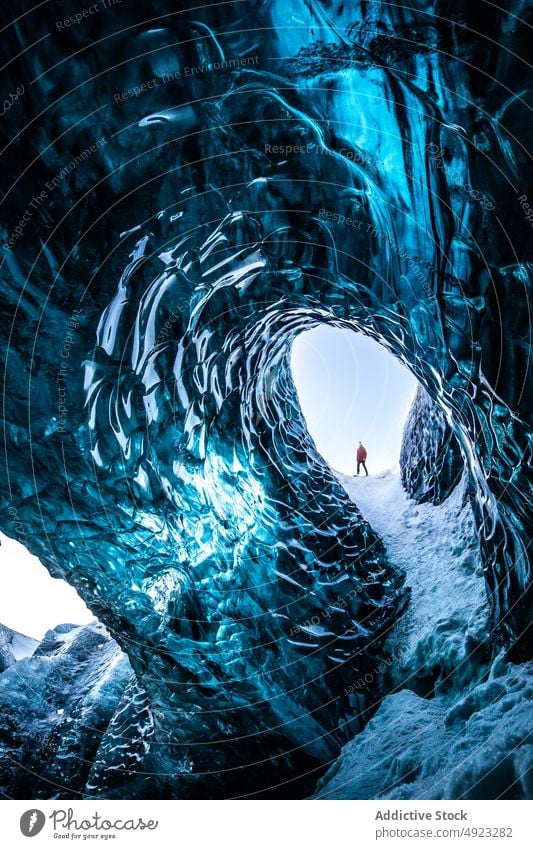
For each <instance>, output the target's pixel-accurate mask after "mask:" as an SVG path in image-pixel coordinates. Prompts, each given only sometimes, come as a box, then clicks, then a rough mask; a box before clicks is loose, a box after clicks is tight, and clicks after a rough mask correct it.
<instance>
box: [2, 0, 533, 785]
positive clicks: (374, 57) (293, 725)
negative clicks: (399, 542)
mask: <svg viewBox="0 0 533 849" xmlns="http://www.w3.org/2000/svg"><path fill="white" fill-rule="evenodd" d="M437 6H438V4H432V3H427V4H425V5H424V7H423V9H421V10H420V11H416V10H414V9H412V8H411V7H410V6H404V5H403V4H399V5H398V4H393V5H391V4H387V3H380V2H372V3H366V2H365V3H363V2H360V3H359V2H354V3H350V4H346V3H341V2H337V0H331V2H326V3H324V4H320V3H317V2H305V3H304V2H299V0H294V2H293V1H292V0H291V2H287V1H286V0H283V2H281V0H271V2H268V3H267V2H250V3H246V4H240V3H230V4H207V5H205V6H203V7H202V8H200V9H198V10H195V13H194V18H195V19H194V21H193V20H191V18H190V16H189V15H188V14H187V13H185V12H184V13H182V12H181V10H180V12H179V13H177V12H176V8H175V4H174V3H170V2H166V0H162V2H158V3H157V14H158V25H157V27H154V26H153V25H152V24H151V23H149V21H150V20H151V19H152V17H153V15H154V4H153V2H146V3H144V2H139V3H135V4H127V3H124V4H121V5H117V7H113V11H112V12H109V13H107V12H106V13H105V14H103V13H102V14H98V15H93V16H90V17H89V18H87V19H86V20H85V21H84V22H83V25H76V26H71V27H68V28H66V30H64V31H63V30H61V31H60V30H58V28H57V27H55V26H54V23H53V21H52V22H50V21H49V20H47V16H46V15H41V14H37V12H36V13H28V9H27V8H26V4H25V3H22V2H19V0H14V2H13V3H11V4H10V5H9V9H7V7H6V9H4V10H3V14H4V15H8V16H10V17H9V20H11V16H12V17H13V18H15V17H17V23H16V26H15V25H12V26H8V28H7V29H6V30H5V31H4V43H5V49H6V50H7V53H8V56H9V58H10V59H12V61H11V62H10V63H9V64H8V66H7V68H6V73H5V75H4V80H5V83H4V84H5V86H6V90H8V91H9V92H15V91H17V90H18V88H20V86H21V85H22V86H23V89H24V90H23V93H22V94H21V96H19V97H18V98H16V99H15V100H14V101H13V103H12V105H11V106H10V108H9V109H6V110H5V114H4V115H3V116H2V122H1V125H0V132H1V133H2V134H5V138H4V140H3V144H2V149H3V154H2V169H1V174H2V186H3V193H4V194H3V196H2V205H1V210H2V211H1V214H0V226H1V228H2V229H1V234H2V236H3V238H4V253H3V261H2V267H1V272H2V286H3V299H2V322H1V323H0V337H1V340H2V345H3V357H4V380H3V387H4V395H3V404H2V411H1V414H2V420H3V421H2V428H3V430H2V433H3V439H4V443H3V450H2V467H1V487H0V492H1V495H0V525H1V527H2V530H4V531H5V532H6V533H7V534H8V535H10V536H14V537H17V538H18V539H20V540H21V541H22V542H24V543H25V544H26V545H27V546H28V548H29V549H30V550H31V551H32V552H33V553H35V554H37V555H38V556H39V557H40V558H41V560H42V562H43V563H44V564H45V565H46V566H47V568H48V569H49V570H50V572H51V573H52V574H54V575H57V576H59V577H63V578H65V579H66V580H68V581H69V582H70V583H71V584H73V585H74V586H75V587H76V589H77V590H78V592H79V593H80V595H81V596H82V598H83V599H84V600H85V601H86V602H87V604H88V605H89V607H90V608H91V610H92V611H93V612H94V614H95V615H96V616H97V617H98V618H99V619H100V620H101V621H102V622H103V623H104V625H105V626H106V628H107V629H108V630H109V632H110V633H111V635H112V636H113V637H114V638H115V639H116V640H117V642H118V643H119V645H120V646H121V648H122V649H123V650H124V651H125V652H126V653H127V655H128V657H129V660H130V662H131V665H132V668H133V670H134V671H135V674H136V676H137V681H138V683H139V685H140V686H141V687H142V689H143V692H144V693H146V697H147V699H148V702H149V705H150V712H151V717H152V720H151V721H153V732H152V740H153V741H154V752H156V753H158V755H155V756H154V757H157V756H159V757H160V759H161V760H160V763H159V764H157V765H156V768H155V769H152V770H145V771H146V772H149V771H152V772H157V773H159V774H162V775H164V776H165V778H164V779H163V782H167V783H165V785H164V789H163V790H161V792H165V793H169V792H171V793H173V794H175V795H178V796H184V795H213V796H227V795H243V794H247V793H265V794H267V795H275V794H276V793H277V794H279V795H282V796H287V795H291V794H292V795H302V794H303V793H306V792H308V791H310V789H311V788H312V786H313V785H314V781H315V777H316V774H315V772H314V770H318V771H320V770H321V769H322V768H323V764H324V763H325V762H327V761H329V760H331V758H332V757H334V756H335V755H336V754H337V752H338V750H339V747H340V746H341V745H342V744H343V743H344V742H346V740H347V739H349V738H350V736H351V735H352V734H353V733H354V732H355V731H357V730H358V728H359V726H360V723H361V716H360V714H361V710H362V709H363V708H364V705H365V704H366V703H367V701H368V699H369V698H370V699H371V698H372V696H371V693H367V692H365V694H364V695H363V696H361V698H360V700H359V701H358V703H357V705H356V706H354V705H353V700H350V699H349V698H348V696H346V695H345V690H346V689H347V687H348V686H349V682H351V681H353V680H354V678H355V677H358V676H361V675H365V674H367V672H368V674H370V675H371V674H372V673H371V672H369V670H372V669H374V667H375V665H376V663H378V662H379V660H380V659H382V658H383V657H384V649H383V646H382V641H383V636H384V634H385V633H387V632H388V630H389V629H390V627H391V625H392V624H393V623H394V622H395V621H396V619H397V617H398V615H399V614H400V612H401V611H402V609H403V608H404V606H405V604H406V603H407V598H408V596H407V593H406V592H405V591H404V590H403V589H402V585H403V575H402V571H401V568H400V567H399V566H398V565H397V564H395V563H394V561H393V560H391V559H389V558H387V556H386V554H385V551H384V549H383V545H382V543H381V540H380V538H379V536H378V535H377V534H376V533H375V531H374V530H373V529H372V528H371V526H370V525H368V524H367V522H365V521H364V519H363V518H362V517H361V515H360V513H359V511H358V509H357V508H356V506H355V505H354V503H353V502H352V501H351V500H350V498H349V497H348V495H347V494H346V493H345V491H344V490H343V488H342V487H341V485H340V484H339V482H338V481H337V480H336V479H335V478H334V477H333V476H332V474H331V472H330V470H329V469H328V468H327V467H326V466H325V464H324V462H323V460H322V459H321V457H320V456H319V455H318V454H317V452H316V450H315V447H314V446H313V444H312V441H311V439H310V437H309V435H308V433H307V430H306V427H305V422H304V420H303V419H302V416H301V413H300V411H299V409H298V405H297V398H296V393H295V389H294V385H293V382H292V379H291V375H290V348H291V344H292V341H293V339H294V337H295V336H296V334H298V333H300V332H302V331H303V330H305V329H308V328H311V327H313V326H314V325H316V324H318V323H321V322H331V323H334V324H336V325H337V326H346V327H352V328H354V329H358V330H361V331H363V332H366V333H367V334H370V335H371V336H373V337H374V338H376V339H377V340H379V341H381V342H382V343H383V344H384V345H385V346H386V347H387V348H388V349H389V350H390V351H392V352H393V353H394V354H395V355H396V356H398V357H399V358H400V359H401V360H402V361H403V362H404V363H405V364H407V365H408V366H409V367H410V368H411V369H412V371H413V372H414V373H415V374H416V376H417V377H418V379H419V380H420V382H421V384H422V385H423V387H424V389H425V390H426V391H427V392H428V393H429V395H430V396H431V398H433V399H434V400H435V401H436V402H437V403H438V404H439V405H440V407H441V409H442V410H443V412H444V414H445V416H446V418H447V420H448V421H449V423H450V427H451V429H452V430H453V433H454V435H455V437H456V439H457V441H458V444H459V445H460V447H461V451H462V453H463V455H464V462H465V466H466V469H467V474H468V478H469V486H470V491H471V492H472V497H473V509H474V522H475V529H476V534H477V535H478V536H479V539H480V542H481V552H482V560H483V570H484V575H485V580H486V587H487V591H488V596H489V599H490V604H491V611H492V620H491V628H492V641H493V642H496V641H505V642H506V644H508V645H512V646H513V649H514V656H515V657H523V656H525V654H526V652H527V651H528V649H529V647H528V645H527V644H526V642H525V640H523V639H521V638H522V635H523V632H524V627H525V624H526V623H527V622H528V619H529V612H530V600H531V596H530V594H529V592H530V589H529V588H530V566H529V563H528V558H527V555H526V550H527V544H528V532H527V520H528V514H527V510H526V506H525V505H526V504H527V498H526V497H525V496H526V493H527V491H528V478H527V469H526V459H527V458H526V451H527V446H528V438H529V437H530V429H529V428H528V426H527V424H526V422H527V420H528V417H529V415H530V409H529V407H528V406H527V404H528V398H527V396H526V395H525V394H524V391H523V389H524V382H525V375H526V368H527V362H528V359H527V357H528V332H529V319H528V310H527V308H526V307H527V304H528V303H529V301H528V298H529V296H530V295H529V293H530V289H529V288H528V287H529V279H530V278H529V266H528V265H527V264H526V262H525V259H526V258H527V244H528V238H530V229H529V222H528V221H527V220H526V218H525V216H524V215H523V211H522V207H521V206H520V203H519V201H518V197H519V196H521V194H522V193H523V192H524V191H525V188H524V185H523V173H524V170H525V169H524V164H525V161H526V153H525V150H524V147H523V144H522V138H523V128H524V126H525V125H526V118H525V117H524V116H525V114H526V111H525V103H524V97H523V96H522V94H521V93H519V94H516V95H514V94H513V91H515V90H516V80H519V84H518V85H519V86H520V91H521V89H522V86H523V84H524V65H523V63H522V62H521V60H520V58H519V55H520V53H522V52H523V51H524V49H525V28H524V26H523V24H521V22H520V16H521V14H522V12H523V8H522V4H521V3H519V2H517V3H516V4H513V9H514V14H515V15H516V16H515V17H512V16H510V15H508V14H507V12H502V11H498V10H497V8H496V7H494V6H490V10H487V14H486V16H484V26H486V27H487V31H488V32H490V40H486V39H482V38H480V37H479V36H476V34H475V33H476V31H477V30H478V29H479V21H478V19H477V12H476V11H475V8H476V7H475V6H472V5H471V4H470V5H469V4H468V3H467V2H464V3H462V2H460V3H458V4H454V5H453V10H450V11H449V13H448V14H449V17H448V18H444V17H441V18H438V19H437V18H435V16H434V12H435V11H436V10H437ZM61 8H62V11H61V15H64V16H65V18H67V17H68V16H69V15H70V14H72V13H74V12H77V11H78V8H77V5H76V4H75V3H74V2H72V3H71V2H66V3H64V4H63V6H62V7H61ZM438 8H440V5H439V6H438ZM23 13H24V14H23ZM167 13H168V15H167ZM287 21H291V25H290V26H289V27H287V26H286V23H287ZM8 22H9V21H8ZM502 50H504V51H505V62H502V61H500V58H499V57H500V56H501V53H500V51H502ZM223 57H225V60H227V63H229V62H230V61H231V62H232V65H228V64H226V65H223V66H221V67H220V68H219V67H218V64H217V63H220V62H221V61H222V58H223ZM237 58H239V60H240V59H242V58H244V59H246V62H245V63H242V62H240V67H238V68H236V67H235V65H236V64H238V63H237V62H236V59H237ZM191 68H195V69H196V70H195V71H194V72H193V73H191V72H190V69H191ZM186 69H189V72H187V70H186ZM478 69H479V70H478ZM496 72H497V73H496ZM487 73H489V76H487ZM490 74H494V75H495V76H497V79H493V78H492V76H490ZM154 81H155V82H154ZM143 83H145V84H146V85H145V86H144V88H142V84H143ZM135 87H138V88H137V89H136V88H135ZM4 143H5V145H6V147H5V149H4V147H3V145H4ZM509 221H512V222H513V230H512V237H511V236H510V235H509V234H508V233H507V232H506V230H505V223H506V222H509ZM502 222H503V223H502ZM23 662H24V661H23ZM8 674H9V672H8ZM370 689H371V688H370ZM350 695H351V694H350ZM135 699H137V696H134V695H132V700H135ZM139 709H140V710H141V712H142V710H143V709H144V708H141V706H139ZM134 713H135V711H134ZM117 722H119V720H117ZM126 722H127V724H128V727H129V723H130V720H129V719H127V720H126ZM118 727H120V725H118ZM143 727H144V726H143ZM110 749H111V750H113V751H114V749H113V746H111V747H110ZM146 756H147V755H146ZM135 757H138V758H142V757H143V749H142V746H141V747H140V749H139V750H138V751H136V753H135V756H133V755H132V762H133V760H135ZM150 757H151V755H150ZM137 763H139V764H140V760H137ZM116 766H117V770H116V772H115V774H114V776H113V792H117V793H119V792H120V780H121V779H120V776H121V773H120V770H121V769H122V768H124V765H122V766H121V764H120V761H119V760H117V762H116ZM130 766H131V762H129V763H128V765H127V770H126V773H125V774H124V788H125V787H127V791H126V790H124V792H127V793H128V794H129V795H135V794H139V795H141V794H144V793H146V792H147V790H146V786H145V782H144V780H141V779H139V782H138V784H137V785H136V786H133V785H132V783H131V780H130V772H129V771H130ZM151 766H153V764H151ZM139 771H140V772H142V769H141V767H139ZM101 775H102V772H101V770H100V769H99V768H98V769H97V768H96V766H95V775H94V776H93V777H94V780H95V781H99V780H100V779H99V778H97V776H101ZM299 775H305V776H306V777H305V778H303V779H301V780H300V781H297V780H296V777H297V776H299ZM91 780H92V778H91ZM158 780H159V779H156V778H154V780H153V785H152V787H151V790H150V791H149V792H153V793H155V794H157V791H158V788H157V781H158ZM168 784H170V785H171V790H169V789H168Z"/></svg>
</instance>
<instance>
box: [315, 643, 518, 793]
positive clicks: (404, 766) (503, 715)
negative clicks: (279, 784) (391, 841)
mask: <svg viewBox="0 0 533 849" xmlns="http://www.w3.org/2000/svg"><path fill="white" fill-rule="evenodd" d="M532 697H533V670H532V668H531V666H530V665H527V664H524V665H522V666H514V665H512V664H506V663H505V662H504V661H503V660H502V659H501V658H498V659H497V660H496V661H495V663H494V666H493V668H492V670H491V673H490V676H489V679H488V680H487V681H485V682H483V683H482V684H478V685H477V686H475V687H474V688H473V689H472V690H470V691H468V692H466V694H465V696H464V697H463V698H462V699H459V700H458V701H456V702H455V703H452V704H451V705H449V704H448V703H447V702H446V700H445V699H443V698H435V699H432V700H428V699H423V698H421V697H420V696H417V695H416V694H415V693H413V692H412V691H410V690H402V691H401V692H400V693H396V694H394V695H390V696H387V697H386V698H385V699H384V701H383V703H382V705H381V707H380V708H379V710H378V712H377V713H376V715H375V716H374V717H373V719H371V720H370V722H369V723H368V725H367V726H366V728H365V729H364V731H362V732H361V734H358V735H357V737H355V739H354V740H353V741H352V742H350V743H348V744H347V745H346V746H344V748H343V750H342V753H341V755H340V757H339V758H338V759H337V761H336V762H335V764H334V765H333V766H332V767H331V769H330V770H329V771H328V772H327V773H326V775H325V776H324V777H323V779H322V780H321V781H320V782H319V784H318V789H317V793H316V795H315V798H318V799H328V798H329V799H499V798H504V799H524V798H533V745H532V744H531V698H532Z"/></svg>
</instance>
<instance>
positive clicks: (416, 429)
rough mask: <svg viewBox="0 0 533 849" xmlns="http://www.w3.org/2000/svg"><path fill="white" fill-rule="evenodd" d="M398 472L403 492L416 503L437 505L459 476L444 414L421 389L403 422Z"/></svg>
mask: <svg viewBox="0 0 533 849" xmlns="http://www.w3.org/2000/svg"><path fill="white" fill-rule="evenodd" d="M400 469H401V476H402V484H403V487H404V489H405V491H406V492H407V493H408V494H409V495H410V496H411V498H414V500H415V501H417V502H418V503H419V504H423V503H424V502H426V501H429V502H430V503H431V504H440V503H441V502H442V501H444V499H445V498H447V497H448V496H449V495H450V493H451V491H452V490H453V488H454V487H455V486H457V484H458V483H459V481H460V480H461V478H462V476H463V472H464V462H463V458H462V457H461V452H460V449H459V445H458V443H457V440H456V439H455V437H454V436H453V434H452V431H451V429H450V427H449V425H448V423H447V421H446V419H445V418H444V414H443V413H442V411H441V410H440V409H439V407H437V405H436V404H435V403H433V401H432V400H431V398H430V397H429V395H428V394H427V392H425V390H424V389H423V388H422V387H421V386H419V387H418V389H417V393H416V396H415V399H414V401H413V405H412V407H411V410H410V412H409V416H408V417H407V421H406V423H405V428H404V432H403V439H402V448H401V452H400Z"/></svg>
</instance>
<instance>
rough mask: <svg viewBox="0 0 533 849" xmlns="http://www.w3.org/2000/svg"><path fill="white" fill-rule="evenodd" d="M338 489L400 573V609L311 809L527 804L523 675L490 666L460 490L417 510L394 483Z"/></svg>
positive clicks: (529, 750) (531, 673) (392, 479)
mask: <svg viewBox="0 0 533 849" xmlns="http://www.w3.org/2000/svg"><path fill="white" fill-rule="evenodd" d="M339 480H340V481H341V483H342V485H343V486H344V488H345V489H346V491H347V492H348V493H349V494H350V495H351V497H352V498H353V499H354V501H355V502H356V503H357V505H358V507H359V508H360V510H361V512H362V513H363V515H364V516H365V518H366V519H367V520H368V521H369V522H370V523H371V525H372V526H373V527H374V529H375V530H376V531H378V532H379V533H380V534H381V536H382V538H383V540H384V542H385V545H386V549H387V553H388V554H389V556H390V558H391V559H392V560H393V562H394V563H395V564H396V565H401V566H402V567H403V568H404V569H405V571H406V581H407V584H408V586H410V588H411V600H410V604H409V606H408V609H407V611H406V613H405V614H404V616H403V617H402V619H401V620H400V621H399V622H398V623H397V624H396V625H395V626H394V627H393V629H392V631H391V633H390V636H389V640H388V643H387V644H388V647H389V650H390V651H391V652H392V663H391V664H390V667H389V668H388V671H387V674H386V676H383V677H382V685H383V689H384V691H386V692H388V693H389V695H387V696H386V698H385V699H384V700H383V701H382V703H381V705H380V706H379V708H378V710H377V711H376V713H375V715H374V716H373V718H372V719H371V720H370V722H369V723H368V724H367V726H366V727H365V728H364V730H363V731H362V732H361V733H360V734H358V735H357V736H356V737H355V738H354V740H352V741H351V742H350V743H348V744H346V745H345V746H344V747H343V750H342V753H341V755H340V757H339V758H338V759H337V761H336V762H335V763H334V764H333V766H332V767H331V768H330V770H329V771H328V772H327V773H326V775H325V776H324V777H323V778H322V779H321V781H320V782H319V784H318V789H317V793H316V798H335V799H339V798H345V799H372V798H383V799H458V798H471V799H479V798H482V799H484V798H487V799H492V798H500V797H504V798H511V799H516V798H531V796H532V795H533V781H532V774H531V770H532V767H533V746H532V745H531V734H530V731H531V702H530V700H531V697H532V695H533V693H532V683H533V665H531V664H523V665H514V664H511V663H508V662H506V661H505V658H504V655H503V654H502V655H500V656H498V657H497V659H496V660H495V661H493V662H492V663H491V661H490V657H491V642H490V634H489V629H488V627H487V625H488V613H489V611H488V605H487V603H486V599H485V591H484V583H483V579H482V570H481V565H480V557H479V549H478V546H477V545H476V543H475V537H474V536H473V534H472V515H471V509H470V505H469V503H468V500H467V499H466V498H465V492H464V486H463V484H461V485H459V486H458V487H456V489H455V490H454V491H453V492H452V494H451V495H450V496H449V498H448V499H446V501H444V502H443V504H442V505H440V506H433V505H430V504H424V505H417V504H416V503H415V502H414V501H412V500H410V499H409V498H407V496H406V494H405V493H404V491H403V489H402V486H401V483H400V479H399V475H398V473H397V472H396V473H394V472H387V473H385V474H383V475H379V476H374V477H372V476H370V477H368V478H359V479H358V478H349V477H347V476H344V475H339Z"/></svg>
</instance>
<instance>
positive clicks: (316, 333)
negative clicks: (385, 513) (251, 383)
mask: <svg viewBox="0 0 533 849" xmlns="http://www.w3.org/2000/svg"><path fill="white" fill-rule="evenodd" d="M291 370H292V377H293V380H294V384H295V387H296V392H297V396H298V401H299V404H300V409H301V411H302V414H303V416H304V418H305V421H306V424H307V429H308V431H309V434H310V436H311V437H312V438H313V441H314V443H315V445H316V448H317V451H318V452H319V453H320V455H321V456H322V457H323V459H324V460H325V461H326V462H327V463H328V465H329V466H330V467H331V468H332V469H333V470H334V471H337V472H341V473H343V474H345V475H353V474H354V473H355V471H356V450H357V445H358V443H359V441H361V442H362V443H363V444H364V446H365V447H366V449H367V451H368V459H367V467H368V471H369V474H370V475H375V474H383V473H385V472H387V471H389V470H395V471H397V470H398V464H399V457H400V449H401V443H402V434H403V429H404V425H405V422H406V419H407V416H408V413H409V410H410V409H411V406H412V403H413V400H414V397H415V394H416V391H417V388H418V386H419V383H418V381H417V379H416V378H415V377H414V375H413V374H412V373H411V372H410V371H409V370H408V369H407V368H406V367H405V366H404V365H403V364H402V363H401V362H400V360H399V359H398V358H397V357H395V356H394V355H393V354H391V353H390V352H389V351H388V350H387V349H386V348H385V347H384V346H383V345H381V344H380V343H379V342H377V341H375V340H374V339H372V338H371V337H369V336H367V335H365V334H364V333H361V332H358V331H356V330H352V329H350V328H346V327H343V328H339V327H336V326H334V325H331V324H321V325H318V326H316V327H314V328H312V329H311V330H306V331H305V332H303V333H300V334H299V335H298V336H297V337H296V339H295V340H294V343H293V346H292V350H291Z"/></svg>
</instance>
